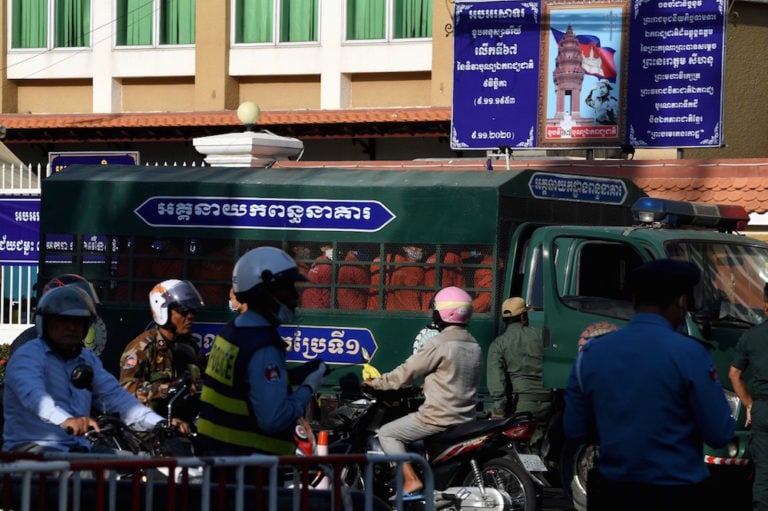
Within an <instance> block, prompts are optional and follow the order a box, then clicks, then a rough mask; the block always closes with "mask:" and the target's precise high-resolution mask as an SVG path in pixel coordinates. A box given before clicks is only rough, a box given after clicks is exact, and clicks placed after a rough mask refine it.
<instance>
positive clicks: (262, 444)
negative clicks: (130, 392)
mask: <svg viewBox="0 0 768 511" xmlns="http://www.w3.org/2000/svg"><path fill="white" fill-rule="evenodd" d="M304 280H306V278H305V277H304V276H303V275H301V273H299V271H298V269H297V267H296V263H295V262H294V260H293V259H292V258H291V257H290V256H289V255H288V254H286V253H285V252H283V251H282V250H280V249H278V248H274V247H258V248H255V249H253V250H251V251H250V252H247V253H246V254H244V255H243V256H242V257H241V258H240V259H239V260H238V261H237V264H236V265H235V268H234V271H233V274H232V287H233V288H234V291H235V297H236V298H237V300H238V301H240V302H241V303H245V304H247V306H248V309H247V310H246V311H245V312H243V313H242V314H239V315H238V316H237V317H236V318H235V319H233V320H232V321H230V322H229V323H228V324H227V325H225V326H224V327H223V328H222V329H221V331H220V332H219V334H218V335H217V336H216V339H215V340H214V342H213V346H212V347H211V353H210V356H209V358H208V365H207V366H206V371H205V379H204V381H203V391H202V395H201V397H200V401H201V409H200V419H199V421H198V427H197V431H198V441H199V442H198V449H199V450H200V451H201V453H202V454H205V455H247V454H253V453H262V454H277V455H281V454H294V453H295V451H296V444H295V442H294V439H293V432H294V427H295V424H296V421H297V419H299V417H301V416H302V415H303V414H304V410H305V409H306V407H307V404H308V403H309V401H310V399H311V398H312V395H313V393H314V392H315V391H317V389H318V387H319V386H320V385H321V383H322V381H323V377H324V375H325V372H326V368H325V364H323V363H322V362H321V363H320V364H318V365H317V367H315V368H314V369H313V370H312V371H305V372H308V373H309V374H307V375H306V376H305V377H304V378H303V380H302V381H301V382H300V385H299V387H298V388H297V389H296V390H294V391H291V389H290V386H289V375H288V371H287V369H286V364H285V353H286V344H285V341H284V340H283V339H282V338H281V337H280V335H279V334H278V332H277V327H278V326H279V325H280V324H281V323H291V322H293V320H294V319H295V318H294V312H295V309H296V306H297V304H298V300H299V294H298V292H297V290H296V286H295V284H296V282H298V281H304Z"/></svg>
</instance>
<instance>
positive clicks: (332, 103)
mask: <svg viewBox="0 0 768 511" xmlns="http://www.w3.org/2000/svg"><path fill="white" fill-rule="evenodd" d="M345 4H346V2H344V1H343V0H320V14H321V15H320V23H321V25H320V27H319V29H320V45H321V47H322V52H321V54H322V59H323V65H322V67H321V69H322V72H321V73H320V108H321V109H323V110H326V109H328V110H333V109H339V108H347V107H349V106H350V104H351V101H352V100H351V97H350V92H351V84H350V77H349V76H348V75H342V70H341V42H342V41H343V40H344V32H345V30H344V8H345Z"/></svg>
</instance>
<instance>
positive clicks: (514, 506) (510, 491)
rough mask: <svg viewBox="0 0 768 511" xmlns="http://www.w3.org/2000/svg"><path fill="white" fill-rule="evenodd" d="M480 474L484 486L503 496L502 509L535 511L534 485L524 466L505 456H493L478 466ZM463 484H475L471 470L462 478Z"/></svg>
mask: <svg viewBox="0 0 768 511" xmlns="http://www.w3.org/2000/svg"><path fill="white" fill-rule="evenodd" d="M480 476H481V477H482V479H483V484H484V485H485V486H486V487H490V488H494V489H496V490H499V492H501V494H502V495H503V496H504V499H505V502H504V509H505V511H506V510H516V511H518V510H519V511H535V510H536V509H537V505H538V504H537V498H536V487H535V485H534V484H533V479H531V476H530V475H528V472H527V471H526V470H525V468H524V467H523V466H522V465H520V464H519V463H515V462H514V461H512V460H509V459H507V458H495V459H492V460H489V461H486V462H485V463H483V464H482V465H481V466H480ZM464 486H475V476H474V474H473V473H472V472H470V473H469V474H467V476H466V477H465V478H464Z"/></svg>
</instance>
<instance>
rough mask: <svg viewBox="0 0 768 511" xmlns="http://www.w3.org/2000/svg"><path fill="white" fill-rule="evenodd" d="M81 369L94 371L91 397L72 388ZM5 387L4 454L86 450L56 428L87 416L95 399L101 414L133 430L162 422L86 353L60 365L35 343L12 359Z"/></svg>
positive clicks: (78, 438)
mask: <svg viewBox="0 0 768 511" xmlns="http://www.w3.org/2000/svg"><path fill="white" fill-rule="evenodd" d="M80 364H88V365H90V366H91V367H92V368H93V372H94V377H93V385H92V388H93V389H94V392H92V391H91V390H88V389H78V388H76V387H75V386H74V385H72V383H71V375H72V370H73V369H74V368H75V367H77V366H78V365H80ZM4 383H5V386H4V393H3V412H4V415H5V426H4V429H3V449H5V450H12V449H14V448H16V447H20V446H22V445H24V444H27V443H30V442H34V443H36V444H39V445H42V446H43V447H46V448H47V449H50V450H61V451H68V450H70V449H71V448H82V447H85V448H88V447H89V446H90V443H89V442H88V440H87V439H86V438H85V437H82V436H73V435H70V434H68V433H67V432H66V431H65V430H64V429H62V428H61V426H60V424H61V423H62V422H64V421H65V420H67V419H69V418H72V417H87V416H90V415H91V407H92V406H93V404H94V402H95V399H96V398H98V399H99V401H100V402H101V403H102V404H103V406H104V408H105V411H107V412H117V413H119V414H120V418H121V419H122V420H123V422H125V423H126V424H131V425H134V426H135V427H136V428H137V429H149V428H151V427H153V426H154V425H155V424H157V423H158V422H159V421H161V420H162V417H160V416H159V415H157V414H156V413H155V412H153V411H152V410H151V409H149V408H148V407H146V406H144V405H142V404H141V403H139V401H138V400H137V399H136V398H135V397H134V396H132V395H131V394H129V393H128V392H126V390H125V389H124V388H122V387H121V386H120V384H119V383H118V381H117V379H116V378H115V377H114V376H113V375H112V374H110V373H109V372H107V371H106V370H105V369H104V367H103V366H102V364H101V360H99V358H98V357H97V356H96V355H94V354H93V352H92V351H90V350H87V349H83V350H82V351H81V352H80V354H79V355H78V356H76V357H74V358H71V359H69V360H64V359H63V358H61V357H60V356H59V355H57V354H56V353H55V352H54V351H53V350H52V349H51V348H50V346H48V344H46V342H45V341H43V340H42V339H39V338H38V339H34V340H32V341H30V342H28V343H26V344H24V345H23V346H21V347H20V348H19V349H18V350H16V352H15V353H14V354H13V357H12V358H11V359H10V360H9V362H8V367H7V369H6V373H5V382H4Z"/></svg>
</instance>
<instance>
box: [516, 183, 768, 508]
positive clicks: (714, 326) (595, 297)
mask: <svg viewBox="0 0 768 511" xmlns="http://www.w3.org/2000/svg"><path fill="white" fill-rule="evenodd" d="M632 211H633V216H634V222H633V224H632V225H630V226H626V227H594V226H540V227H538V228H536V229H535V230H532V231H529V232H528V233H527V234H526V235H524V236H522V237H521V238H517V240H516V243H517V245H518V246H520V248H521V251H522V253H524V255H522V254H521V257H522V259H521V261H520V271H521V279H520V295H521V296H523V297H524V298H525V299H526V300H527V302H528V303H529V304H530V305H531V306H532V307H533V308H534V309H535V310H534V311H532V312H530V313H529V319H530V322H531V325H533V326H539V327H541V328H543V330H544V336H545V347H544V366H543V375H544V385H545V387H548V388H552V389H559V390H561V389H564V388H565V387H566V384H567V381H568V376H569V374H570V371H571V368H572V366H573V363H574V360H575V358H576V355H577V353H578V349H579V341H580V340H581V341H582V342H583V341H584V340H586V339H589V338H592V337H595V336H599V335H603V334H605V333H608V332H610V331H612V330H615V329H617V328H621V327H622V326H623V325H624V324H625V323H626V322H627V321H628V320H629V319H630V317H631V316H632V314H633V309H632V303H631V296H629V295H628V294H627V292H626V290H625V286H624V284H625V281H626V278H627V275H628V273H629V272H630V271H631V270H632V269H633V268H635V267H637V266H639V265H641V264H643V263H644V262H646V261H649V260H651V259H657V258H667V257H668V258H676V259H683V260H686V261H690V262H692V263H694V264H696V265H697V266H698V267H699V268H700V269H701V272H702V279H701V282H700V283H699V284H698V285H697V286H696V288H695V290H694V293H693V296H692V297H691V298H692V300H689V307H690V310H689V314H688V317H687V320H686V325H685V328H686V333H687V334H688V335H690V336H692V337H694V338H696V339H698V340H699V341H700V342H703V343H705V344H706V345H707V346H708V347H709V348H710V349H711V353H712V356H713V358H714V360H715V364H716V368H717V371H718V374H719V375H720V379H721V381H722V384H723V387H724V391H725V394H726V397H727V400H728V403H729V404H730V406H731V413H732V415H733V417H734V418H736V419H737V433H736V436H735V438H734V439H733V441H732V442H731V443H730V444H729V445H728V446H727V447H725V448H722V449H718V450H712V449H709V448H706V450H705V453H706V455H705V460H706V461H707V463H709V464H710V465H711V466H712V467H713V468H715V470H719V469H720V468H719V467H720V466H722V465H727V466H734V465H735V466H745V465H746V464H747V463H748V462H747V458H746V457H745V450H746V447H747V444H748V442H747V436H748V432H747V431H746V430H744V427H743V426H744V419H745V417H744V413H745V411H744V410H743V409H742V406H741V404H740V402H739V399H738V397H737V396H736V394H735V393H734V392H733V389H732V388H731V384H730V381H729V380H728V377H727V375H728V369H729V366H730V364H731V361H732V359H733V353H734V348H735V346H736V343H737V342H738V340H739V337H740V336H741V335H742V334H743V333H744V332H745V331H746V330H747V329H748V328H751V327H752V326H755V325H757V324H758V323H760V322H762V321H763V310H764V300H763V287H764V285H765V282H766V280H767V279H768V246H766V244H765V243H763V242H760V241H757V240H754V239H751V238H748V237H746V236H743V235H740V234H738V233H737V231H738V230H743V229H744V228H745V227H746V222H747V220H748V215H747V213H746V211H744V210H743V209H742V208H740V207H732V206H713V205H703V204H695V203H685V202H675V201H667V200H661V199H655V198H650V197H646V198H641V199H639V200H638V201H637V202H636V203H635V204H634V205H633V207H632ZM627 384H631V382H627ZM652 399H653V397H652V396H649V400H652ZM556 402H559V403H560V404H562V401H558V400H556ZM561 411H562V410H561V409H559V410H557V412H558V413H559V412H561ZM556 416H557V413H556ZM588 452H590V450H589V449H588V448H587V446H585V449H584V451H583V453H585V456H586V453H588ZM573 462H574V463H575V464H576V466H575V467H573V472H574V474H575V475H577V480H575V481H572V483H573V484H572V490H573V491H574V493H575V494H576V493H579V492H583V490H584V488H583V484H584V482H583V475H584V472H585V470H586V468H587V467H586V465H588V464H589V463H590V461H589V459H588V456H586V457H585V458H582V459H581V460H574V461H573ZM579 471H581V480H579V478H578V472H579ZM577 497H581V498H583V497H584V496H583V495H580V496H577V495H574V498H575V499H576V501H577V503H578V500H579V498H577ZM581 504H582V505H583V504H584V502H582V503H581ZM578 507H582V506H578Z"/></svg>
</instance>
